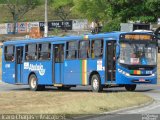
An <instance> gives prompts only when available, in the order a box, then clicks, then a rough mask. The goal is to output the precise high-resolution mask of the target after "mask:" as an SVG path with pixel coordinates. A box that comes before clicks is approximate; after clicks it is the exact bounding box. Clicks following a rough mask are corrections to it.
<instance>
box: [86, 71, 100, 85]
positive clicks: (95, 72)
mask: <svg viewBox="0 0 160 120" xmlns="http://www.w3.org/2000/svg"><path fill="white" fill-rule="evenodd" d="M95 74H98V75H99V73H98V72H97V71H92V72H91V73H90V75H89V85H91V79H92V76H93V75H95ZM99 76H100V75H99ZM100 80H101V77H100Z"/></svg>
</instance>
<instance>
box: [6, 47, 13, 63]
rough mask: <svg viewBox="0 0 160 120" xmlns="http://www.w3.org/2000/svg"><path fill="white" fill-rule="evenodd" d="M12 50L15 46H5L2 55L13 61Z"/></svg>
mask: <svg viewBox="0 0 160 120" xmlns="http://www.w3.org/2000/svg"><path fill="white" fill-rule="evenodd" d="M14 50H15V47H14V46H13V45H10V46H5V48H4V56H5V60H6V61H8V62H9V61H14Z"/></svg>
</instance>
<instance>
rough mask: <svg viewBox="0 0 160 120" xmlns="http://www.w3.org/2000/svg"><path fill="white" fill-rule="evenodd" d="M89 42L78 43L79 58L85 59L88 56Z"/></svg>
mask: <svg viewBox="0 0 160 120" xmlns="http://www.w3.org/2000/svg"><path fill="white" fill-rule="evenodd" d="M89 46H90V45H89V41H80V42H79V58H82V59H85V58H89V56H90V49H89Z"/></svg>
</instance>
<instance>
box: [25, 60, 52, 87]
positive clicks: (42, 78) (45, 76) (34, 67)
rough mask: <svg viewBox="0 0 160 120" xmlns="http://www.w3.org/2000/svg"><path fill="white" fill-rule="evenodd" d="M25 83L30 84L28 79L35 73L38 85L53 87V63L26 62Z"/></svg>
mask: <svg viewBox="0 0 160 120" xmlns="http://www.w3.org/2000/svg"><path fill="white" fill-rule="evenodd" d="M23 69H24V74H23V83H24V84H28V77H29V74H30V73H31V72H34V73H35V74H36V76H37V78H38V84H43V85H52V84H53V82H52V62H51V61H36V62H24V66H23Z"/></svg>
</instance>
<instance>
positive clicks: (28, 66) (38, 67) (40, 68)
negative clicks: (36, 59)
mask: <svg viewBox="0 0 160 120" xmlns="http://www.w3.org/2000/svg"><path fill="white" fill-rule="evenodd" d="M24 69H28V70H29V71H38V72H39V74H40V75H41V76H43V75H44V74H45V71H46V70H45V69H44V68H43V65H41V64H39V65H38V64H35V65H33V64H29V63H28V62H25V63H24Z"/></svg>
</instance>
